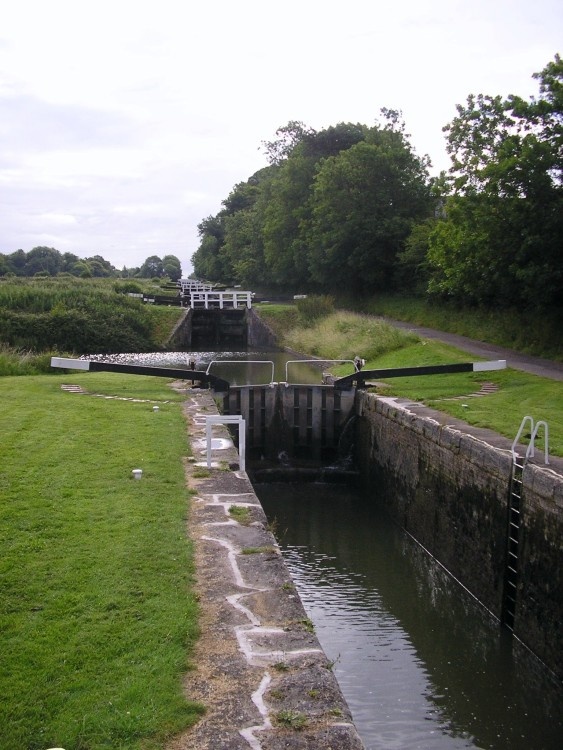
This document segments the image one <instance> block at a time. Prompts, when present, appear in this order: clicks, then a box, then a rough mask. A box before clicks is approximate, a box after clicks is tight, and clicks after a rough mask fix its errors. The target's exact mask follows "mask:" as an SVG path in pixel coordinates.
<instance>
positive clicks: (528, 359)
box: [384, 318, 563, 380]
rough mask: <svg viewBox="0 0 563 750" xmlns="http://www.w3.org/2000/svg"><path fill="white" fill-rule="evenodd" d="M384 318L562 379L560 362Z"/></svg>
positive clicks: (423, 334)
mask: <svg viewBox="0 0 563 750" xmlns="http://www.w3.org/2000/svg"><path fill="white" fill-rule="evenodd" d="M384 320H385V321H386V322H387V323H390V324H391V325H394V326H396V327H397V328H403V329H405V330H408V331H414V333H417V334H418V335H419V336H421V337H422V338H426V339H435V340H436V341H442V342H443V343H445V344H450V345H451V346H455V347H457V348H458V349H461V350H462V351H464V352H468V353H469V354H474V355H475V356H477V357H484V358H485V359H505V360H506V362H507V365H508V367H512V368H513V369H514V370H522V371H523V372H530V373H532V374H533V375H541V376H542V377H544V378H551V379H552V380H563V363H562V362H553V361H552V360H549V359H542V358H541V357H532V356H528V355H526V354H521V353H520V352H516V351H514V350H513V349H505V348H503V347H501V346H496V345H495V344H487V343H485V342H483V341H475V340H474V339H469V338H467V337H466V336H458V335H457V334H455V333H446V332H445V331H436V330H434V329H433V328H425V327H424V326H417V325H414V323H404V322H403V321H401V320H393V319H392V318H384Z"/></svg>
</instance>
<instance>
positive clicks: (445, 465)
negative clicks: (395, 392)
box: [356, 392, 563, 677]
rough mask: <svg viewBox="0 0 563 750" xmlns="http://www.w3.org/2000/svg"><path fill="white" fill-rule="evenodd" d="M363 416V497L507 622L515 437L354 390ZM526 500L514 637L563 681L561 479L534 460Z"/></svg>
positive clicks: (526, 479)
mask: <svg viewBox="0 0 563 750" xmlns="http://www.w3.org/2000/svg"><path fill="white" fill-rule="evenodd" d="M357 415H358V419H357V423H356V427H357V432H356V450H357V460H358V464H359V467H360V471H361V474H362V480H363V484H364V487H365V488H366V492H367V493H368V494H369V495H370V496H371V497H372V498H373V500H374V501H375V502H380V503H384V504H385V506H386V508H387V510H388V511H389V513H390V515H391V516H392V517H393V518H394V519H395V520H396V521H397V522H398V523H399V524H400V525H401V526H402V527H403V528H405V529H406V530H407V531H408V532H409V533H410V534H411V535H412V536H413V537H414V538H415V539H416V540H417V541H418V542H420V544H422V545H423V546H424V547H425V548H426V549H427V550H428V551H429V552H430V553H431V554H432V555H433V556H434V557H435V558H436V559H437V560H439V562H441V563H442V564H443V565H444V566H445V567H446V568H447V569H448V570H449V571H450V572H451V573H452V574H453V575H454V576H455V577H456V578H457V579H458V580H459V581H460V582H461V583H462V584H463V585H464V586H465V587H466V588H467V589H468V590H469V591H470V592H471V593H472V594H473V595H474V596H475V597H476V598H477V599H478V600H479V601H480V602H481V603H482V604H483V605H484V606H485V607H486V608H487V609H489V610H490V612H491V613H492V614H493V615H494V616H495V617H497V618H499V619H500V618H501V612H502V606H503V587H504V576H505V571H506V563H507V524H508V498H509V490H510V478H511V473H512V456H511V453H510V443H509V441H508V440H504V439H502V438H500V437H499V436H495V439H494V440H493V439H492V435H493V434H492V433H491V435H490V436H489V435H488V434H487V433H486V431H483V430H473V429H471V428H468V426H467V425H464V424H463V423H456V420H454V419H453V418H451V417H449V416H447V415H444V414H439V413H438V412H431V411H430V410H426V409H424V407H420V406H419V405H415V404H409V403H403V404H401V403H400V402H399V401H397V400H395V399H386V398H379V397H377V396H376V395H375V394H368V393H365V392H358V394H357ZM452 423H455V424H452ZM489 437H491V440H489V439H488V438H489ZM492 443H494V444H492ZM522 497H523V501H522V502H523V504H522V515H521V518H522V521H521V531H520V545H519V561H518V573H519V577H518V595H517V604H516V617H515V622H514V634H515V635H516V636H517V637H518V638H519V639H520V640H521V641H522V642H523V643H525V644H526V645H527V646H528V647H529V648H530V649H531V650H532V651H533V652H534V653H536V654H537V656H538V657H539V658H540V659H541V660H542V661H543V662H544V663H545V664H546V665H547V666H548V667H549V668H550V669H551V670H552V671H554V672H555V673H556V674H558V675H559V676H560V677H563V638H562V635H563V632H562V628H561V622H562V621H563V571H562V565H561V560H562V552H563V533H562V531H563V482H562V477H561V476H560V475H559V474H557V473H556V472H554V471H551V470H550V469H549V468H544V467H541V466H535V465H531V464H529V465H527V466H526V468H525V470H524V475H523V495H522Z"/></svg>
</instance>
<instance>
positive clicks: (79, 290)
mask: <svg viewBox="0 0 563 750" xmlns="http://www.w3.org/2000/svg"><path fill="white" fill-rule="evenodd" d="M146 283H147V284H149V283H150V282H146ZM129 289H130V285H128V284H127V283H124V282H118V281H115V280H112V279H77V278H73V277H62V278H42V277H41V278H31V279H22V278H5V277H4V278H2V279H0V344H3V345H4V346H9V347H11V348H14V349H18V350H32V351H34V352H44V351H48V350H53V351H59V352H68V353H76V354H85V353H89V352H96V353H106V352H113V353H119V352H146V351H153V350H159V349H162V347H163V345H164V343H165V341H166V338H167V336H168V335H169V334H170V332H171V330H172V328H173V326H174V323H175V322H176V321H177V319H178V316H179V314H180V311H179V309H178V308H169V307H160V306H159V307H154V306H152V305H147V304H144V303H143V302H142V300H139V299H137V298H134V297H130V296H129V295H128V291H129ZM153 291H154V290H153Z"/></svg>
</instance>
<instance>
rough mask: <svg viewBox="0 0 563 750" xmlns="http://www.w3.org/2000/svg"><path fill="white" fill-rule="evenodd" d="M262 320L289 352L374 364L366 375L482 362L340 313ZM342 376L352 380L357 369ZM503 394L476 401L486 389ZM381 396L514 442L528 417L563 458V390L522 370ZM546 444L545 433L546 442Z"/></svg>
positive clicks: (406, 381)
mask: <svg viewBox="0 0 563 750" xmlns="http://www.w3.org/2000/svg"><path fill="white" fill-rule="evenodd" d="M259 314H260V315H261V316H262V317H264V319H265V320H267V322H268V324H269V325H270V326H271V327H272V328H273V329H274V331H276V333H277V335H278V336H279V338H280V342H282V343H283V344H284V345H285V346H288V347H291V348H292V349H295V350H297V351H301V352H305V353H310V354H315V355H316V356H318V357H326V358H327V359H352V358H353V357H354V355H355V354H360V355H361V356H363V357H365V358H366V368H369V369H377V368H387V367H407V366H416V365H433V364H446V363H450V362H467V361H473V360H474V359H475V357H473V356H471V355H468V354H467V353H465V352H462V351H460V350H459V349H455V348H454V347H451V346H447V345H446V344H441V343H440V342H437V341H431V340H428V339H422V338H420V337H418V336H416V335H413V334H412V333H409V332H406V331H400V330H397V329H395V328H392V327H390V326H388V325H387V324H385V323H384V322H383V321H382V320H380V319H379V320H378V319H376V318H374V317H370V316H367V315H363V314H362V315H360V314H356V313H350V312H343V311H340V312H337V313H334V314H332V315H329V316H327V317H325V318H321V319H319V320H317V321H316V322H315V323H314V324H313V325H308V326H307V327H303V326H302V325H300V323H299V315H298V311H297V309H296V308H295V307H293V306H282V305H268V306H266V305H264V306H262V307H260V308H259ZM347 367H348V369H346V367H342V368H340V369H338V368H337V369H335V370H334V372H336V373H339V372H340V374H345V373H349V371H350V370H349V365H348V366H347ZM485 382H487V383H493V384H494V385H495V386H497V388H498V390H497V391H496V392H495V393H491V394H489V395H487V396H484V397H475V396H474V395H473V394H475V393H477V392H479V390H480V388H481V385H482V384H483V383H485ZM377 391H378V393H381V394H384V395H389V396H403V397H407V398H411V399H413V400H416V401H420V402H422V403H424V404H426V405H428V406H431V407H432V408H435V409H438V410H439V411H442V412H444V413H445V414H451V415H452V416H455V417H457V418H459V419H462V420H464V421H466V422H467V423H468V424H471V425H474V426H476V427H486V428H489V429H491V430H494V431H495V432H497V433H499V434H501V435H504V436H505V437H507V438H509V439H513V438H514V437H515V435H516V433H517V431H518V428H519V426H520V422H521V420H522V417H523V416H524V415H527V414H530V415H532V416H533V418H534V419H535V420H536V421H540V420H545V421H547V422H548V425H549V446H550V452H551V453H552V454H553V455H558V456H563V385H562V384H561V382H558V381H552V380H548V379H546V378H540V377H537V376H535V375H529V374H527V373H523V372H519V371H516V370H511V369H508V370H499V371H492V372H482V373H458V374H455V375H434V376H429V377H410V378H392V379H389V380H388V381H387V382H382V383H381V384H379V385H378V387H377ZM540 438H543V433H541V434H540Z"/></svg>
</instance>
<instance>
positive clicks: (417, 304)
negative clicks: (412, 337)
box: [339, 295, 563, 362]
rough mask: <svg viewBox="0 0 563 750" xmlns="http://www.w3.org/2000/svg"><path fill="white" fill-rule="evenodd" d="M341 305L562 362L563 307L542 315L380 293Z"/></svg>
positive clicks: (345, 301) (340, 304) (519, 310)
mask: <svg viewBox="0 0 563 750" xmlns="http://www.w3.org/2000/svg"><path fill="white" fill-rule="evenodd" d="M339 306H340V307H343V308H345V309H348V310H355V311H357V312H364V313H368V314H370V315H382V316H385V317H388V318H395V319H396V320H403V321H406V322H409V323H414V324H415V325H420V326H426V327H428V328H435V329H436V330H438V331H448V332H449V333H456V334H458V335H460V336H467V337H468V338H471V339H475V340H476V341H488V342H489V343H491V344H497V345H498V346H504V347H506V348H508V349H514V350H516V351H519V352H522V353H523V354H531V355H533V356H536V357H545V358H546V359H553V360H556V361H558V362H563V326H562V325H561V322H562V310H561V309H559V310H553V311H552V312H551V313H546V312H543V313H541V314H539V313H537V312H533V311H526V310H522V309H514V310H485V309H479V308H471V307H467V308H460V307H459V306H457V305H449V304H445V303H442V304H438V303H431V302H428V301H427V300H425V299H422V298H420V297H400V296H387V295H378V296H377V297H372V298H369V299H364V300H354V299H345V298H343V299H341V300H340V301H339Z"/></svg>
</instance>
